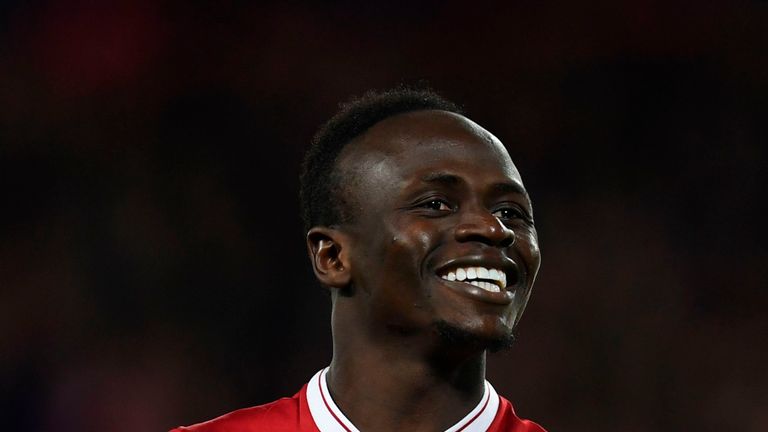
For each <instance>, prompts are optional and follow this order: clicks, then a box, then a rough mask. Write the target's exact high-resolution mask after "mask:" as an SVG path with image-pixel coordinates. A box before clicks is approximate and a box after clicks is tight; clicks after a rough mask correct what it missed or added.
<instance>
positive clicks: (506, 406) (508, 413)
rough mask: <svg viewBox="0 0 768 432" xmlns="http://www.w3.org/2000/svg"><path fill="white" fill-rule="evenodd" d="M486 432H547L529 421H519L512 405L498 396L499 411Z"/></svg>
mask: <svg viewBox="0 0 768 432" xmlns="http://www.w3.org/2000/svg"><path fill="white" fill-rule="evenodd" d="M488 432H547V431H546V430H544V428H543V427H541V426H539V425H538V424H537V423H534V422H532V421H530V420H521V419H520V418H519V417H517V415H516V414H515V410H514V408H512V403H511V402H509V401H508V400H506V399H504V398H503V397H501V396H499V410H498V411H497V412H496V418H495V419H493V423H491V425H490V426H488Z"/></svg>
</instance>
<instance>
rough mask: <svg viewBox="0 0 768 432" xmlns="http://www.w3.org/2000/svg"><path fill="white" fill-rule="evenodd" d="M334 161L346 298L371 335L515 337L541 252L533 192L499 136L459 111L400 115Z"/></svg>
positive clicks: (373, 131) (479, 338) (350, 147)
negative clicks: (443, 330) (346, 211)
mask: <svg viewBox="0 0 768 432" xmlns="http://www.w3.org/2000/svg"><path fill="white" fill-rule="evenodd" d="M338 168H339V169H340V170H341V172H342V173H343V175H345V176H347V177H345V178H347V179H349V181H348V185H347V186H346V188H345V190H344V191H345V193H348V194H349V195H350V197H351V200H350V203H349V205H351V206H353V208H352V212H351V213H352V214H353V215H354V217H353V220H352V221H351V222H349V223H347V224H345V225H343V226H342V227H340V229H342V230H344V231H345V232H346V234H347V235H348V238H349V241H348V244H347V245H345V247H346V248H348V249H347V253H348V258H347V259H348V261H349V268H350V272H351V283H352V289H351V291H352V293H351V297H350V299H352V300H353V301H355V302H356V303H357V304H356V305H355V307H357V308H363V309H364V311H365V314H364V315H363V316H365V317H366V321H367V322H366V325H368V326H370V330H371V331H373V332H378V331H384V332H391V331H398V332H403V333H409V332H426V331H433V330H434V329H435V327H436V326H438V325H447V326H449V327H451V328H455V329H458V330H460V331H462V332H463V333H469V334H471V335H472V336H474V337H476V338H477V339H478V340H489V341H491V340H498V339H501V338H505V337H507V336H508V335H511V332H512V329H513V328H514V326H515V324H516V323H517V321H518V320H519V319H520V316H521V315H522V313H523V310H524V309H525V305H526V303H527V301H528V297H529V295H530V292H531V287H532V285H533V282H534V279H535V277H536V273H537V271H538V268H539V262H540V255H539V248H538V241H537V236H536V229H535V228H534V225H533V219H532V209H531V202H530V199H529V197H528V194H527V193H526V191H525V188H524V187H523V183H522V180H521V178H520V174H519V173H518V171H517V168H515V166H514V164H513V163H512V160H511V159H510V157H509V154H508V153H507V151H506V150H505V148H504V147H503V145H502V144H501V143H500V142H499V140H498V139H496V138H495V137H494V136H493V135H491V134H490V133H489V132H487V131H485V130H484V129H482V128H481V127H480V126H478V125H477V124H475V123H473V122H472V121H470V120H468V119H466V118H464V117H462V116H459V115H456V114H452V113H447V112H443V111H419V112H413V113H407V114H401V115H398V116H395V117H391V118H389V119H386V120H384V121H382V122H380V123H378V124H376V125H375V126H373V127H372V128H371V129H369V130H368V131H367V132H366V133H365V134H364V135H362V136H361V137H359V138H358V139H356V140H355V141H354V142H352V143H350V145H348V146H347V148H346V149H345V150H344V151H343V152H342V154H341V155H340V158H339V161H338Z"/></svg>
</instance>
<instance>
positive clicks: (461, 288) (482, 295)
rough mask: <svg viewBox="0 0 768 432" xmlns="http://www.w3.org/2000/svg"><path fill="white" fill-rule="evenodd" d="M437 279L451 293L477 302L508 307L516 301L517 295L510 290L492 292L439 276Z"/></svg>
mask: <svg viewBox="0 0 768 432" xmlns="http://www.w3.org/2000/svg"><path fill="white" fill-rule="evenodd" d="M437 278H438V279H439V280H440V282H441V283H442V284H443V285H445V286H446V287H448V288H449V289H450V290H451V291H453V292H455V293H457V294H460V295H462V296H464V297H467V298H470V299H473V300H476V301H480V302H484V303H491V304H497V305H501V306H508V305H510V304H511V303H512V301H513V300H514V299H515V293H514V292H513V291H510V290H509V289H503V290H501V292H491V291H486V290H484V289H482V288H480V287H478V286H474V285H472V284H469V283H466V282H460V281H449V280H447V279H443V278H441V277H439V276H438V277H437Z"/></svg>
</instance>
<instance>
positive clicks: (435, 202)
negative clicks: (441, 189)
mask: <svg viewBox="0 0 768 432" xmlns="http://www.w3.org/2000/svg"><path fill="white" fill-rule="evenodd" d="M419 207H421V208H426V209H429V210H437V211H451V210H452V209H451V206H450V205H448V203H447V202H445V201H443V200H441V199H431V200H429V201H425V202H423V203H422V204H419Z"/></svg>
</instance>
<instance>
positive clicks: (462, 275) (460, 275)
mask: <svg viewBox="0 0 768 432" xmlns="http://www.w3.org/2000/svg"><path fill="white" fill-rule="evenodd" d="M466 278H467V271H466V270H464V269H463V268H459V269H456V280H460V281H463V280H464V279H466Z"/></svg>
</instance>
